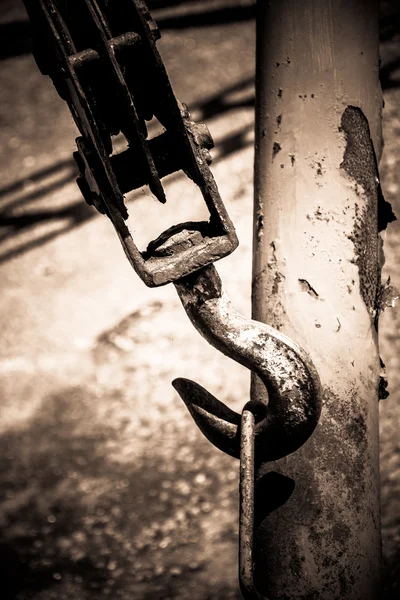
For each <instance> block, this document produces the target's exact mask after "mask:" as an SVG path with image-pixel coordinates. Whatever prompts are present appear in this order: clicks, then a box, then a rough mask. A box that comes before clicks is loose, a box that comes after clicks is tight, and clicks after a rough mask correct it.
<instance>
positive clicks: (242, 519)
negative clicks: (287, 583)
mask: <svg viewBox="0 0 400 600" xmlns="http://www.w3.org/2000/svg"><path fill="white" fill-rule="evenodd" d="M254 437H255V416H254V414H253V412H252V410H251V409H250V407H249V406H248V405H246V406H245V407H244V409H243V412H242V418H241V423H240V483H239V492H240V507H239V583H240V590H241V592H242V596H243V598H244V599H245V600H265V599H263V598H262V596H260V595H259V594H258V592H257V590H256V589H255V587H254V573H253V571H254V564H253V547H254V483H255V481H254V476H255V457H254Z"/></svg>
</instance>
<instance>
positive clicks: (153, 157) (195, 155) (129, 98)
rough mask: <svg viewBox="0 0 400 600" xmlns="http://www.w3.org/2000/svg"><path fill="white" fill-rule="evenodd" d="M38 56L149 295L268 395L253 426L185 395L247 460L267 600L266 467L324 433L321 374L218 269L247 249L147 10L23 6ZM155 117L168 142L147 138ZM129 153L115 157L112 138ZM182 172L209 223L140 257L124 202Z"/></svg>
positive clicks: (191, 385)
mask: <svg viewBox="0 0 400 600" xmlns="http://www.w3.org/2000/svg"><path fill="white" fill-rule="evenodd" d="M24 3H25V5H26V8H27V12H28V14H29V17H30V20H31V22H32V25H33V39H34V56H35V58H36V62H37V64H38V66H39V68H40V70H41V72H42V73H43V74H47V75H49V76H50V77H51V78H52V80H53V83H54V85H55V87H56V89H57V91H58V93H59V95H60V96H61V98H63V99H64V100H65V101H66V102H67V104H68V106H69V108H70V110H71V113H72V116H73V118H74V120H75V122H76V125H77V127H78V129H79V131H80V134H81V135H80V137H78V138H77V140H76V143H77V152H75V153H74V158H75V161H76V163H77V166H78V169H79V176H78V179H77V183H78V186H79V188H80V190H81V192H82V194H83V196H84V198H85V200H86V201H87V203H88V204H90V205H93V206H94V207H95V208H96V209H97V210H98V211H99V212H100V213H102V214H105V215H107V216H108V218H109V219H110V220H111V222H112V224H113V225H114V227H115V229H116V231H117V234H118V236H119V238H120V240H121V244H122V246H123V249H124V251H125V253H126V255H127V257H128V260H129V261H130V263H131V265H132V266H133V268H134V269H135V271H136V272H137V274H138V275H139V276H140V277H141V279H142V280H143V281H144V283H145V284H146V285H148V286H151V287H153V286H159V285H165V284H166V283H169V282H174V283H175V287H176V290H177V292H178V295H179V297H180V299H181V301H182V304H183V306H184V308H185V310H186V312H187V314H188V316H189V318H190V319H191V321H192V323H193V324H194V326H195V327H196V328H197V329H198V330H199V331H200V333H201V334H202V335H203V336H204V337H205V338H206V339H207V340H208V341H209V342H210V343H211V344H212V345H214V346H215V347H216V348H217V349H218V350H220V351H221V352H223V353H224V354H226V355H227V356H229V357H231V358H233V359H234V360H236V361H238V362H239V363H241V364H243V365H244V366H246V367H247V368H249V369H250V370H251V371H253V372H254V373H257V375H258V376H259V377H260V378H261V380H262V381H263V383H264V385H265V387H266V388H267V391H268V396H269V402H268V406H266V405H264V404H262V403H261V402H257V403H255V402H251V403H247V404H246V405H245V407H244V409H243V412H242V415H239V414H237V413H235V412H234V411H232V410H231V409H230V408H229V407H227V406H226V405H225V404H223V403H222V402H220V401H219V400H217V398H215V397H214V396H212V395H211V394H210V393H209V392H207V390H205V389H204V388H202V387H201V386H199V385H198V384H196V383H195V382H192V381H190V380H187V379H177V380H175V381H174V382H173V385H174V387H175V388H176V390H177V391H178V393H179V394H180V395H181V397H182V399H183V400H184V402H185V404H186V405H187V407H188V409H189V411H190V413H191V415H192V416H193V418H194V420H195V422H196V424H197V425H198V426H199V428H200V429H201V430H202V431H203V433H204V434H205V435H206V437H207V438H208V439H209V440H210V441H211V442H212V443H213V444H214V445H215V446H217V447H218V448H220V449H221V450H223V451H224V452H226V453H228V454H230V455H232V456H235V457H237V458H240V527H239V530H240V532H239V538H240V543H239V546H240V552H239V580H240V587H241V590H242V593H243V596H244V598H245V599H246V600H265V599H263V597H262V596H260V594H259V593H258V592H257V590H256V587H255V584H254V577H253V571H254V564H253V562H254V561H253V549H254V498H255V457H257V461H268V460H276V459H278V458H281V457H284V456H287V455H288V454H290V453H291V452H294V451H295V450H297V449H298V448H299V447H300V446H302V445H303V444H304V443H305V441H306V440H307V439H308V438H309V437H310V435H311V434H312V433H313V431H314V429H315V427H316V425H317V423H318V420H319V416H320V412H321V389H320V382H319V378H318V374H317V373H316V371H315V368H314V366H313V364H312V362H311V360H310V358H309V357H308V356H307V354H306V353H305V352H304V350H302V349H301V348H300V347H299V346H298V345H297V344H296V343H295V342H294V341H292V340H290V339H289V338H287V337H286V336H284V335H283V334H281V333H280V332H279V331H276V330H274V329H272V328H271V327H269V326H268V325H266V324H264V323H257V322H256V321H251V320H248V319H244V318H243V317H241V316H240V315H239V314H238V313H237V312H236V311H235V310H234V309H233V307H232V306H231V304H230V302H229V300H228V299H227V296H226V294H225V293H224V292H223V289H222V283H221V280H220V278H219V276H218V273H217V271H216V270H215V268H214V266H213V263H214V262H215V261H217V260H219V259H220V258H223V257H224V256H226V255H228V254H230V253H231V252H232V251H233V250H234V249H235V248H236V247H237V245H238V240H237V237H236V233H235V229H234V227H233V224H232V222H231V220H230V218H229V216H228V214H227V211H226V209H225V207H224V205H223V202H222V200H221V197H220V195H219V192H218V188H217V186H216V183H215V181H214V179H213V176H212V174H211V171H210V169H209V164H210V163H211V157H210V154H209V149H210V148H212V146H213V141H212V138H211V135H210V133H209V131H208V129H207V127H206V126H205V125H204V124H196V123H194V122H193V121H192V120H191V118H190V114H189V112H188V109H187V107H186V106H185V105H184V104H181V103H180V102H178V100H177V99H176V98H175V96H174V94H173V91H172V88H171V85H170V82H169V80H168V76H167V73H166V71H165V67H164V65H163V63H162V60H161V57H160V55H159V54H158V51H157V49H156V45H155V43H156V41H157V40H158V39H159V37H160V34H159V31H158V28H157V25H156V23H155V22H154V21H153V20H152V18H151V16H150V13H149V12H148V10H147V7H146V5H145V3H144V2H143V1H142V0H119V1H118V2H116V1H113V2H111V1H109V0H24ZM153 117H156V118H157V119H158V121H159V122H160V123H161V125H162V126H163V127H164V132H163V133H162V134H160V135H158V136H156V137H154V138H152V139H149V137H148V131H147V124H146V122H147V121H150V120H151V119H152V118H153ZM120 133H122V134H123V135H124V136H125V138H126V141H127V143H128V147H127V149H126V150H124V151H123V152H120V153H117V154H115V153H114V152H113V143H112V139H113V136H116V135H117V134H120ZM179 170H180V171H183V172H184V173H185V174H186V176H187V177H189V178H190V179H192V181H193V182H194V184H195V185H197V186H198V187H199V188H200V190H201V193H202V196H203V199H204V201H205V204H206V206H207V208H208V211H209V220H208V221H201V222H190V223H180V224H177V225H175V226H173V227H171V228H170V229H168V230H167V231H165V232H163V233H162V234H161V235H160V236H159V237H158V238H157V239H156V240H154V241H152V242H150V243H149V245H148V247H147V249H146V251H145V252H140V251H139V249H138V248H137V246H136V244H135V242H134V240H133V237H132V234H131V232H130V230H129V228H128V226H127V223H126V221H127V218H128V210H127V207H126V204H125V202H124V194H126V193H127V192H129V191H131V190H133V189H136V188H138V187H140V186H142V185H145V184H147V185H148V186H149V188H150V190H151V192H152V193H153V194H154V195H155V197H156V198H157V199H158V200H159V201H160V202H161V203H165V202H166V200H167V198H166V195H165V192H164V188H163V185H162V182H161V179H162V177H165V176H166V175H168V174H170V173H173V172H176V171H179Z"/></svg>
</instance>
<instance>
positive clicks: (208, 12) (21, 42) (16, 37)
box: [0, 0, 255, 60]
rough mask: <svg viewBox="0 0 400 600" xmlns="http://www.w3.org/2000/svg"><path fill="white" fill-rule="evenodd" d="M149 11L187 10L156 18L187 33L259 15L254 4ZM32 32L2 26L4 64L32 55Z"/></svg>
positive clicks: (25, 25) (156, 5)
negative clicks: (186, 30) (256, 13)
mask: <svg viewBox="0 0 400 600" xmlns="http://www.w3.org/2000/svg"><path fill="white" fill-rule="evenodd" d="M147 4H148V6H149V9H150V10H153V9H168V8H171V7H172V8H173V7H174V6H178V7H179V8H181V7H182V8H183V12H182V14H179V13H175V14H173V15H168V14H166V15H159V16H158V15H157V14H156V15H154V17H155V19H156V21H157V25H158V26H159V28H160V29H161V31H163V30H167V29H187V28H189V27H206V26H212V25H223V24H228V23H234V22H240V21H247V20H249V19H253V18H254V15H255V5H254V4H249V3H247V4H236V3H232V4H230V5H229V4H228V5H226V6H222V7H214V6H212V5H210V6H209V7H207V3H203V5H204V6H203V8H202V9H201V10H198V9H197V10H194V11H192V10H191V9H190V11H189V12H188V11H187V6H188V5H189V6H190V4H191V2H179V1H177V0H173V1H171V2H165V1H164V2H157V1H155V2H147ZM32 49H33V42H32V28H31V23H30V22H29V21H28V20H19V21H13V22H9V23H1V24H0V60H2V59H3V60H4V59H7V58H11V57H13V56H21V55H23V54H28V53H30V52H32Z"/></svg>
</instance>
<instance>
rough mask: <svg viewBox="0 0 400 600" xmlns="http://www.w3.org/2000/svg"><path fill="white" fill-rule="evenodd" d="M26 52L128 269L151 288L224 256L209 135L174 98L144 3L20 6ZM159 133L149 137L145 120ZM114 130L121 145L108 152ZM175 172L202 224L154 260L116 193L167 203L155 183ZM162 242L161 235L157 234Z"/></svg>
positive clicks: (46, 1)
mask: <svg viewBox="0 0 400 600" xmlns="http://www.w3.org/2000/svg"><path fill="white" fill-rule="evenodd" d="M25 5H26V8H27V11H28V14H29V17H30V19H31V21H32V24H33V30H34V31H33V33H34V55H35V58H36V61H37V63H38V66H39V68H40V69H41V71H42V73H44V74H48V75H50V77H51V78H52V80H53V83H54V85H55V87H56V89H57V91H58V93H59V95H60V96H61V97H62V98H63V99H64V100H66V102H67V103H68V105H69V108H70V110H71V113H72V115H73V117H74V120H75V122H76V125H77V126H78V128H79V130H80V133H81V137H79V138H78V139H77V146H78V152H76V153H75V154H74V157H75V160H76V162H77V165H78V168H79V170H80V175H79V177H78V180H77V182H78V185H79V187H80V190H81V192H82V194H83V195H84V197H85V199H86V201H87V202H88V203H89V204H91V205H94V206H95V207H96V208H97V210H99V212H101V213H103V214H106V215H107V216H108V217H109V218H110V219H111V221H112V223H113V225H114V227H115V229H116V231H117V233H118V236H119V238H120V240H121V243H122V246H123V248H124V250H125V253H126V255H127V257H128V259H129V261H130V263H131V264H132V266H133V268H134V269H135V270H136V272H137V273H138V274H139V276H140V277H141V278H142V279H143V281H144V282H145V283H146V284H147V285H149V286H158V285H164V284H166V283H168V282H170V281H174V280H176V279H179V278H180V277H183V276H185V275H187V274H189V273H191V272H193V271H194V270H196V269H198V268H199V267H201V266H205V265H207V264H211V263H212V262H214V261H216V260H218V259H220V258H222V257H223V256H226V255H227V254H229V253H230V252H232V251H233V250H234V249H235V248H236V246H237V245H238V240H237V237H236V234H235V230H234V227H233V225H232V222H231V220H230V218H229V216H228V214H227V212H226V210H225V207H224V205H223V203H222V200H221V198H220V195H219V193H218V188H217V186H216V184H215V181H214V179H213V176H212V174H211V171H210V169H209V167H208V165H209V163H210V162H211V157H210V154H209V152H208V150H209V148H210V147H212V139H211V136H210V134H209V132H208V130H207V129H206V127H205V126H204V125H202V124H200V125H196V124H195V123H193V121H192V120H191V118H190V114H189V112H188V110H187V107H186V106H185V105H184V104H180V103H179V102H178V101H177V99H176V98H175V96H174V94H173V91H172V88H171V85H170V82H169V80H168V76H167V73H166V71H165V68H164V65H163V63H162V60H161V58H160V55H159V54H158V52H157V49H156V46H155V41H156V40H157V39H158V38H159V31H158V29H157V26H156V24H155V22H154V21H153V20H152V19H151V16H150V14H149V12H148V10H147V7H146V5H145V4H144V2H142V0H121V1H120V2H118V3H115V2H107V1H106V0H80V1H78V0H74V1H68V2H67V1H66V0H25ZM153 117H155V118H156V119H158V121H159V122H160V124H161V125H162V126H163V127H164V129H165V132H164V133H163V134H161V135H160V136H158V137H156V138H153V139H151V140H150V139H148V131H147V125H146V121H149V120H151V119H152V118H153ZM119 133H122V134H123V135H124V136H125V139H126V141H127V144H128V149H127V150H125V151H124V152H122V153H120V154H115V153H114V151H113V140H112V137H113V136H115V135H117V134H119ZM177 170H182V171H184V172H185V174H186V175H187V176H188V177H189V178H190V179H192V180H193V182H194V184H195V185H197V186H198V187H199V188H200V191H201V193H202V196H203V199H204V201H205V203H206V205H207V208H208V211H209V214H210V218H209V221H207V222H203V223H201V227H198V231H199V233H200V236H198V238H197V245H196V247H194V246H193V245H192V247H191V248H190V251H187V250H185V251H182V253H177V254H175V256H174V257H169V256H164V257H163V258H162V259H161V258H160V257H159V256H157V255H155V254H153V253H152V248H153V247H154V245H153V244H150V245H149V247H148V248H147V250H146V251H145V252H140V251H139V249H138V248H137V246H136V244H135V242H134V240H133V237H132V235H131V232H130V230H129V228H128V225H127V223H126V220H127V218H128V211H127V207H126V205H125V202H124V194H125V193H127V192H128V191H131V190H132V189H136V188H137V187H140V186H141V185H144V184H147V185H148V186H149V188H150V190H151V192H152V193H153V194H154V195H155V196H156V198H158V200H159V201H160V202H161V203H165V202H166V196H165V192H164V189H163V186H162V183H161V178H162V177H164V176H166V175H168V174H170V173H173V172H175V171H177ZM164 237H165V235H164Z"/></svg>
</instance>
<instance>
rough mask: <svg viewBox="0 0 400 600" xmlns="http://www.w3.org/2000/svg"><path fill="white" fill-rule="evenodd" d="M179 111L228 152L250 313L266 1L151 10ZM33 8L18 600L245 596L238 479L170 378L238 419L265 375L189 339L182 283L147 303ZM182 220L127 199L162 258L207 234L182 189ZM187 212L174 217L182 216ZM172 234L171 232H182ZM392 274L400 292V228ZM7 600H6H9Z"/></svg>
mask: <svg viewBox="0 0 400 600" xmlns="http://www.w3.org/2000/svg"><path fill="white" fill-rule="evenodd" d="M148 5H149V8H150V10H151V12H152V15H153V17H154V18H155V20H156V21H157V23H158V25H159V27H160V29H161V33H162V38H161V40H160V41H159V42H158V43H157V47H158V50H159V52H160V53H161V55H162V58H163V60H164V63H165V66H166V68H167V71H168V74H169V77H170V80H171V82H172V85H173V88H174V91H175V93H176V95H177V97H178V98H179V99H180V100H182V101H184V102H186V103H187V104H188V105H189V108H190V109H191V111H192V115H193V117H194V118H195V119H196V120H199V119H202V120H205V121H206V123H207V125H208V126H209V129H210V131H211V133H212V135H213V137H214V141H215V144H216V149H215V150H214V151H213V156H214V162H213V167H212V168H213V173H214V176H215V178H216V181H217V183H218V186H219V190H220V193H221V196H222V198H223V200H224V202H225V205H226V207H227V210H228V212H229V214H230V216H231V218H232V220H233V222H234V224H235V226H236V229H237V232H238V236H239V239H240V247H239V249H238V250H237V251H236V252H235V253H234V254H233V255H231V256H230V257H228V258H226V259H224V260H223V261H221V262H220V263H219V264H218V270H219V272H220V274H221V277H222V279H223V282H224V285H225V288H226V291H227V292H228V294H229V296H230V297H231V299H232V301H233V303H234V304H235V306H236V307H237V309H238V310H239V311H240V312H242V313H243V314H245V315H250V287H251V286H250V283H251V281H250V280H251V243H252V242H251V235H252V214H251V213H252V193H253V192H252V177H253V173H252V169H253V147H252V143H253V121H254V115H253V112H254V87H253V83H254V81H253V80H254V67H255V52H254V42H255V23H254V4H253V2H252V1H251V0H244V1H239V0H216V1H214V0H208V1H201V2H200V1H196V0H192V1H190V0H186V1H179V0H153V1H149V2H148ZM381 6H382V14H381V58H382V64H381V81H382V87H383V91H384V98H385V109H384V113H383V129H384V139H385V148H384V154H383V158H382V161H381V167H380V171H381V177H382V187H383V191H384V194H385V197H386V199H387V200H388V201H389V202H391V203H392V205H393V208H394V210H395V212H397V214H400V199H399V185H400V168H399V166H400V165H399V160H400V159H399V156H400V155H399V150H398V149H399V145H400V141H399V137H400V8H399V6H398V2H397V0H392V1H382V2H381ZM30 50H31V37H30V29H29V23H28V21H27V17H26V13H25V10H24V7H23V4H22V1H21V0H2V1H1V3H0V58H1V64H0V128H1V136H2V137H1V149H0V153H1V154H0V165H1V189H0V219H1V224H0V225H1V226H0V281H1V295H0V328H1V332H2V343H1V347H0V389H1V392H0V393H1V405H0V448H1V461H0V527H1V537H0V589H1V592H0V596H1V597H2V598H4V599H5V600H26V599H29V598H35V600H50V599H55V598H58V599H60V600H72V599H73V600H76V599H79V600H92V599H94V598H98V597H99V596H102V597H104V598H109V599H113V600H114V599H115V598H122V599H126V600H128V599H129V600H132V598H135V599H138V600H139V599H140V600H150V599H165V600H166V599H168V598H177V599H181V600H184V599H188V598H191V599H192V600H207V599H209V600H222V599H224V600H227V599H229V598H231V599H237V600H238V599H239V598H240V595H239V592H238V590H237V530H238V525H237V509H238V493H237V486H238V463H237V461H235V459H232V458H230V457H228V456H225V455H224V454H222V453H221V452H219V451H218V450H216V449H215V448H214V447H212V446H211V445H210V444H209V443H208V442H207V441H206V440H205V439H204V438H203V437H202V435H201V434H200V433H199V431H198V430H197V428H196V427H195V425H194V424H193V422H192V420H191V418H190V416H189V415H188V414H187V411H186V408H185V407H184V405H183V403H182V401H181V400H180V399H179V397H178V396H177V394H176V393H175V391H174V390H173V388H172V387H171V384H170V382H171V381H172V380H173V379H174V378H175V377H178V376H186V377H189V378H193V379H194V380H195V381H198V382H199V383H201V384H203V385H204V386H205V387H206V388H207V389H209V390H210V391H212V393H214V394H215V395H216V396H217V397H219V398H220V399H221V400H223V401H225V402H227V403H228V404H229V405H230V406H231V407H232V408H234V409H236V410H240V408H241V407H242V405H243V403H244V401H245V400H247V398H248V386H249V373H248V371H247V370H245V369H244V368H242V367H240V366H238V365H236V364H234V363H233V362H232V361H231V360H229V359H226V358H225V357H223V356H222V355H221V354H220V353H218V352H217V351H216V350H213V349H212V348H211V347H209V346H208V344H207V343H206V342H205V341H204V340H203V339H202V338H201V337H200V336H199V335H198V333H197V332H196V331H195V330H194V329H193V327H192V326H191V325H190V323H189V321H188V319H187V317H186V315H185V313H184V311H183V309H182V307H181V305H180V302H179V300H178V297H177V295H176V293H175V290H174V288H173V286H167V287H164V288H160V289H153V290H151V289H148V288H146V287H145V285H144V284H143V283H142V282H141V281H140V280H139V278H138V277H137V276H136V274H135V273H134V272H133V270H132V269H131V267H130V266H129V264H128V262H127V260H126V259H125V256H124V254H123V251H122V248H121V246H120V243H119V241H118V239H117V237H116V234H115V233H114V230H113V228H112V226H111V224H110V222H109V221H108V219H107V218H105V217H102V216H101V215H99V214H98V213H97V212H96V211H95V210H94V209H93V208H91V207H89V206H87V205H86V204H85V202H84V201H83V199H82V197H81V196H80V193H79V191H78V188H77V187H76V185H75V181H74V180H75V177H76V171H75V167H74V163H73V161H72V152H73V151H74V149H75V142H74V140H75V137H77V130H76V128H75V125H74V123H73V121H72V118H71V117H70V114H69V111H68V109H67V106H66V105H65V103H64V102H63V101H61V99H60V98H59V97H58V96H57V94H56V92H55V90H54V88H53V86H52V83H51V81H50V80H49V79H48V78H46V77H43V76H42V75H41V74H40V73H39V71H38V69H37V67H36V64H35V62H34V60H33V58H32V56H31V54H30ZM166 193H167V199H168V203H167V205H169V206H171V207H172V208H170V209H169V211H168V208H166V209H165V211H164V210H163V208H164V207H161V206H160V205H159V204H158V203H157V202H156V201H155V200H154V199H153V198H152V196H151V195H150V193H149V192H148V191H146V190H145V189H141V190H138V191H136V192H134V193H131V194H130V195H129V198H128V207H129V213H130V227H131V229H132V231H133V235H134V237H135V239H136V241H138V243H139V245H140V246H141V247H142V248H143V247H144V246H145V244H146V242H147V241H149V240H150V239H151V238H152V237H154V235H157V234H158V233H160V232H161V231H162V230H164V229H165V228H166V227H168V226H169V225H171V224H172V222H177V221H179V222H180V221H184V220H185V219H186V218H187V217H189V218H196V217H197V212H196V211H197V210H199V211H200V207H199V208H198V207H197V204H196V203H195V202H194V203H193V204H192V205H191V210H190V213H188V211H187V205H188V202H187V199H188V198H191V199H192V196H193V186H192V185H191V183H190V182H189V181H188V180H187V179H186V178H185V177H184V176H183V175H182V176H181V175H174V176H170V177H169V178H168V179H167V183H166ZM171 211H172V212H171ZM171 219H172V221H171ZM384 240H385V254H386V265H385V273H384V278H387V277H388V276H389V275H390V277H391V280H392V283H393V284H394V285H396V286H397V287H400V266H399V261H398V257H399V256H400V236H399V224H398V222H396V223H393V224H390V225H389V227H388V230H387V231H386V232H384ZM399 323H400V316H399V312H398V310H397V311H396V310H393V309H388V310H387V311H386V312H385V313H384V314H383V315H382V317H381V321H380V336H381V355H382V357H383V360H384V362H385V363H386V367H387V372H388V380H389V391H390V396H389V398H387V399H386V400H384V401H382V402H381V406H380V409H381V483H382V532H383V544H384V545H383V552H384V559H385V578H384V585H385V596H386V598H390V599H392V600H394V599H395V598H396V599H398V598H400V581H399V580H400V573H399V571H400V569H399V562H400V560H399V559H400V438H399V424H400V405H399V397H400V386H399V384H400V373H399V349H400V337H399ZM4 590H5V594H4Z"/></svg>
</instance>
